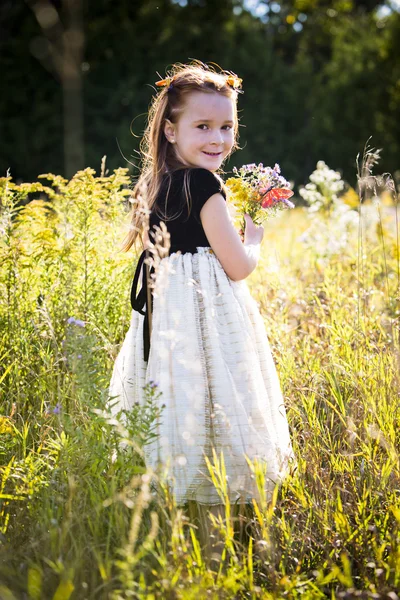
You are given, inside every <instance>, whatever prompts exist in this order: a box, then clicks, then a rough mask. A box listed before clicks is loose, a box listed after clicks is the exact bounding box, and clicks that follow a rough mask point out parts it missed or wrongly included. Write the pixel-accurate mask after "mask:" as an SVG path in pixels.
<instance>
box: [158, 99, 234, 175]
mask: <svg viewBox="0 0 400 600" xmlns="http://www.w3.org/2000/svg"><path fill="white" fill-rule="evenodd" d="M235 119H236V106H235V103H234V100H233V99H232V98H229V97H228V96H224V95H222V94H219V93H218V92H211V93H207V92H191V93H190V94H188V95H187V96H186V99H185V104H184V107H183V109H182V111H181V112H180V113H179V116H178V120H177V122H176V123H171V121H169V120H167V121H166V124H165V127H164V133H165V136H166V138H167V140H168V141H169V142H170V143H171V144H173V146H174V148H175V152H176V155H177V158H178V159H179V160H180V161H181V162H182V164H184V165H187V166H190V167H202V168H204V169H208V170H209V171H216V170H217V169H219V167H220V166H221V164H222V161H223V160H224V159H225V158H226V157H227V155H228V154H229V153H230V151H231V150H232V146H233V144H234V126H235Z"/></svg>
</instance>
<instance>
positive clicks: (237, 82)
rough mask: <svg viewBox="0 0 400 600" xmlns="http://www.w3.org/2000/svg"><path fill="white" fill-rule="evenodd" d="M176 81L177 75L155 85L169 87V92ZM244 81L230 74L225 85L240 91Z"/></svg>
mask: <svg viewBox="0 0 400 600" xmlns="http://www.w3.org/2000/svg"><path fill="white" fill-rule="evenodd" d="M174 79H175V75H174V76H173V77H166V78H165V79H161V80H160V81H156V83H155V85H156V86H157V87H166V86H168V90H167V91H169V90H171V89H172V88H173V83H174ZM242 81H243V79H240V77H238V76H237V75H235V73H229V75H228V77H227V78H226V81H225V83H227V84H228V85H229V86H230V87H231V88H233V89H234V90H240V88H241V87H242Z"/></svg>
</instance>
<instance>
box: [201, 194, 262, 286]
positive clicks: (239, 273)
mask: <svg viewBox="0 0 400 600" xmlns="http://www.w3.org/2000/svg"><path fill="white" fill-rule="evenodd" d="M200 219H201V223H202V225H203V229H204V232H205V234H206V236H207V239H208V241H209V242H210V246H211V248H212V249H213V251H214V252H215V255H216V257H217V258H218V260H219V261H220V263H221V265H222V268H223V269H224V271H225V273H226V274H227V275H228V277H230V279H232V280H233V281H240V280H242V279H246V277H248V275H250V273H251V272H252V271H254V269H255V268H256V266H257V262H258V258H259V255H260V243H261V240H262V238H263V235H264V228H263V227H262V226H260V227H257V226H256V225H254V223H253V221H252V219H251V218H250V217H249V216H248V215H247V216H246V232H245V239H244V244H243V243H242V241H241V239H240V236H239V234H238V232H237V231H236V229H235V227H234V226H233V224H232V222H231V220H230V216H229V212H228V208H227V205H226V201H225V200H224V198H223V196H222V195H221V194H214V195H213V196H211V197H210V198H209V199H208V200H207V202H206V203H205V204H204V206H203V207H202V209H201V211H200Z"/></svg>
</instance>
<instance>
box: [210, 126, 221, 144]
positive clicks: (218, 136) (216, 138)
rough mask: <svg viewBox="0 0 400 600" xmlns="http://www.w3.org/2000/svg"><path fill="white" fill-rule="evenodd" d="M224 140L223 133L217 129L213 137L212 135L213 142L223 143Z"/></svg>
mask: <svg viewBox="0 0 400 600" xmlns="http://www.w3.org/2000/svg"><path fill="white" fill-rule="evenodd" d="M223 141H224V138H223V137H222V133H221V131H220V130H219V129H217V131H215V132H214V134H213V137H212V142H211V143H212V144H218V145H219V144H222V143H223Z"/></svg>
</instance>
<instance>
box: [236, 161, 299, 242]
mask: <svg viewBox="0 0 400 600" xmlns="http://www.w3.org/2000/svg"><path fill="white" fill-rule="evenodd" d="M233 172H234V174H235V177H230V178H229V179H228V180H227V181H226V186H227V188H228V190H229V199H230V201H231V202H232V203H233V205H234V206H235V208H236V209H237V223H236V225H238V226H239V227H241V230H242V232H243V231H244V230H245V221H244V215H245V213H247V214H248V215H250V217H251V218H252V219H253V221H254V223H255V224H256V225H261V223H263V221H265V220H267V219H269V218H271V217H273V216H275V215H276V214H277V213H278V212H279V211H281V210H283V209H286V208H294V204H293V202H290V201H289V198H290V197H291V196H293V192H292V190H291V189H290V188H289V185H290V184H289V182H288V181H286V179H284V177H282V175H281V174H280V173H281V170H280V167H279V165H278V164H275V166H274V168H273V169H271V167H264V165H263V164H262V163H260V164H259V165H256V164H254V163H253V164H250V165H243V166H242V167H240V169H237V168H236V167H234V168H233Z"/></svg>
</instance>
